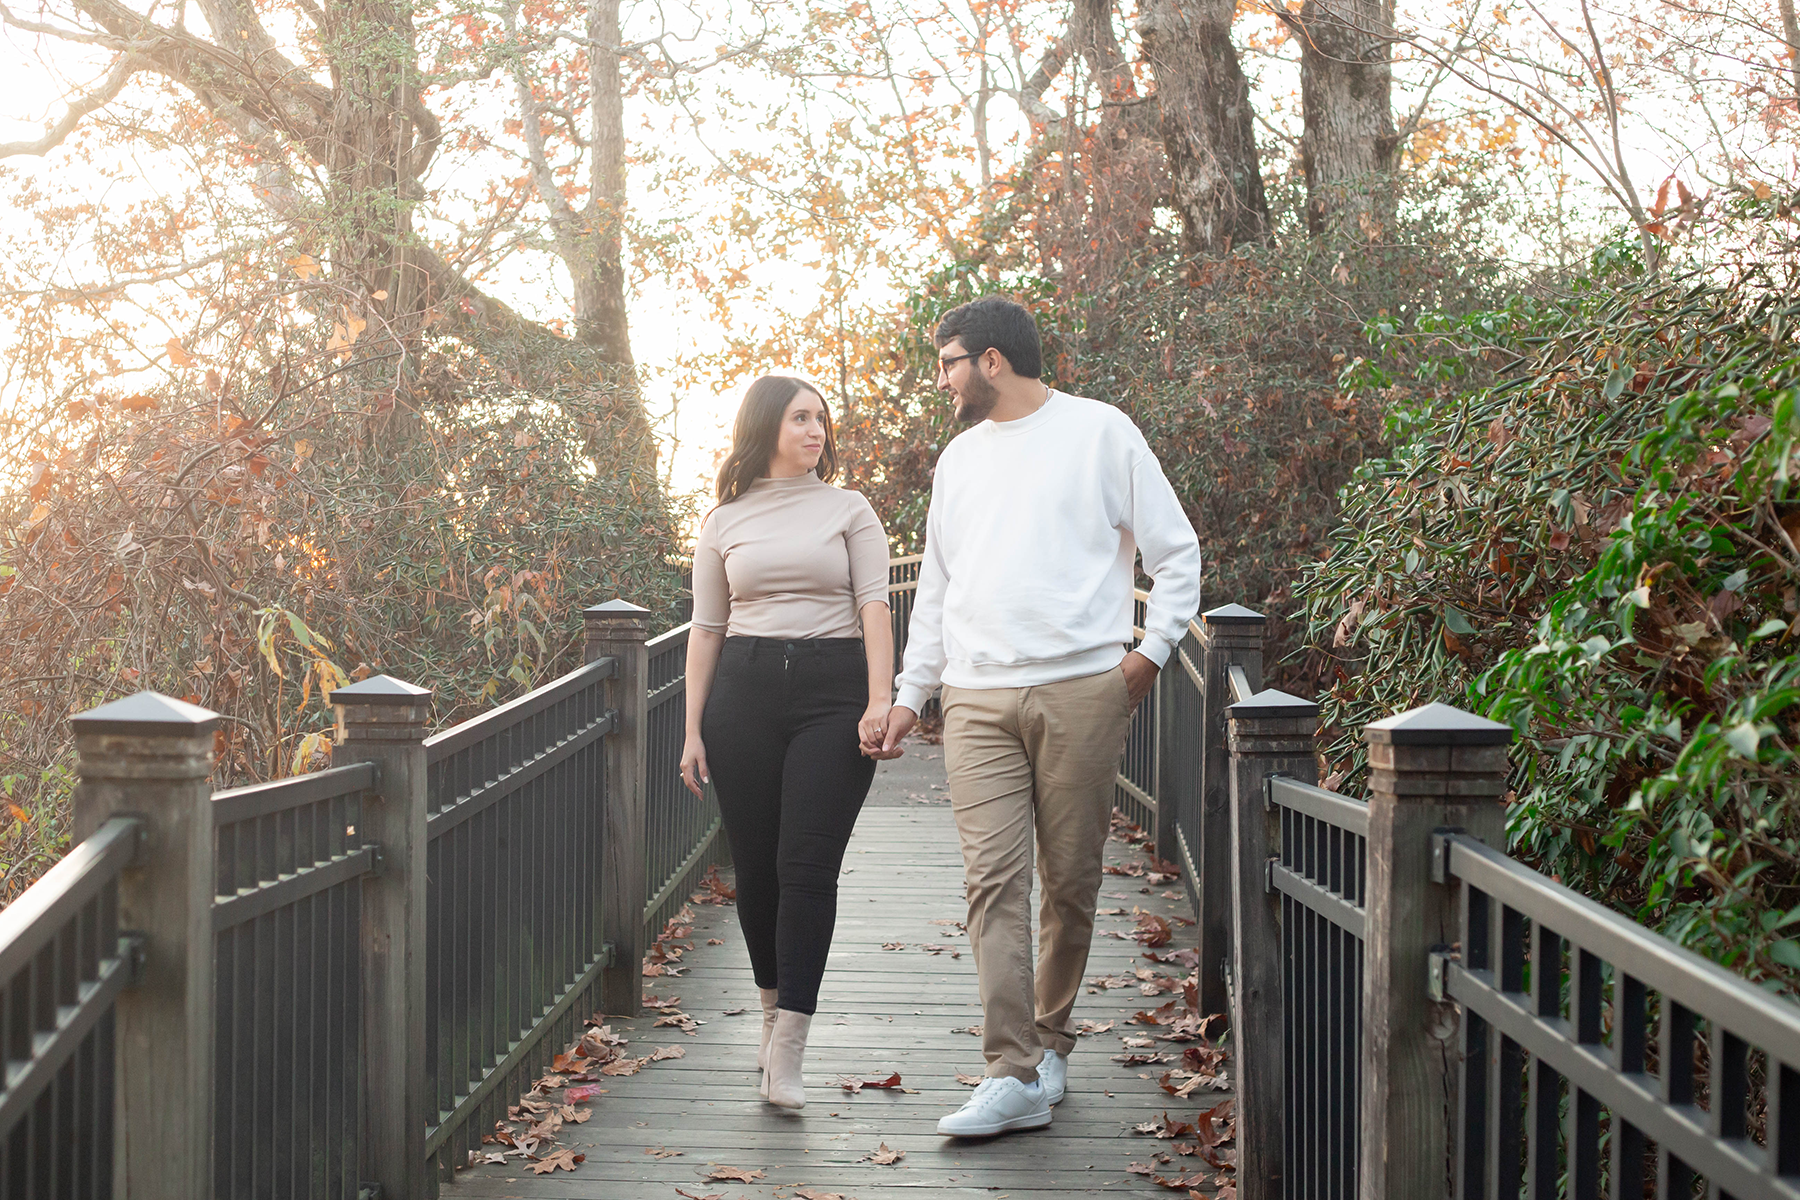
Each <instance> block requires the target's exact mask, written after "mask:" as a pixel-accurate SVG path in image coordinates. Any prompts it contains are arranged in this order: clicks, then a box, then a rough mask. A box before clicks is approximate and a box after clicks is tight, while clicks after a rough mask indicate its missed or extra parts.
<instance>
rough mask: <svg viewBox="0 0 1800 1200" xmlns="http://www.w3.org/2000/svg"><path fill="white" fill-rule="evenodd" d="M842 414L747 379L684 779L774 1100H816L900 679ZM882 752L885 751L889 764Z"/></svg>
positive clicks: (701, 548)
mask: <svg viewBox="0 0 1800 1200" xmlns="http://www.w3.org/2000/svg"><path fill="white" fill-rule="evenodd" d="M836 473H837V450H836V447H835V446H834V445H833V444H832V437H831V415H830V413H829V412H827V411H826V408H825V402H824V401H823V400H822V399H820V397H819V393H818V392H817V391H816V390H815V389H814V388H813V387H812V386H811V385H809V384H807V383H806V382H805V381H803V380H799V379H792V378H788V377H786V376H779V375H765V376H763V377H762V378H761V379H758V380H757V381H756V382H755V383H753V384H751V385H750V388H749V391H748V392H746V393H745V396H744V403H743V405H742V406H741V407H740V408H739V409H738V414H737V422H736V424H735V425H734V426H733V427H732V431H731V452H730V453H729V454H728V455H726V458H725V463H724V465H723V466H722V467H720V468H719V479H718V495H719V504H718V507H716V508H714V509H713V510H712V512H711V513H709V514H708V515H707V518H706V522H705V524H703V525H702V526H701V528H700V537H699V541H698V542H697V543H696V545H695V547H694V626H693V631H692V633H690V634H689V636H688V659H687V744H686V745H685V746H684V747H683V749H682V752H681V777H682V779H683V781H684V782H686V784H687V786H688V787H689V788H690V789H691V790H692V791H693V792H694V794H695V795H700V794H701V788H702V786H703V785H704V784H705V783H707V782H711V783H712V784H714V786H715V788H716V790H717V792H718V796H719V810H720V812H721V813H722V814H723V816H724V819H725V833H726V836H727V837H728V838H729V839H730V842H731V856H732V861H733V862H734V863H735V865H736V867H737V888H738V919H739V923H740V924H741V925H742V927H743V930H744V941H745V943H747V945H748V947H749V950H750V965H751V968H752V970H753V971H754V973H755V976H756V985H757V987H758V988H759V989H760V990H761V992H762V1007H763V1029H762V1046H761V1049H760V1050H759V1052H758V1054H757V1065H758V1066H759V1067H760V1068H762V1072H763V1074H762V1086H761V1089H760V1090H761V1091H762V1093H763V1095H765V1096H767V1097H768V1099H769V1101H770V1103H772V1104H777V1105H780V1106H781V1107H783V1108H802V1107H804V1106H805V1104H806V1097H805V1093H804V1091H803V1090H802V1085H801V1070H800V1068H801V1059H802V1057H803V1055H804V1053H805V1050H806V1035H807V1030H808V1027H809V1026H810V1024H811V1022H812V1016H813V1012H814V1010H815V1009H816V1008H817V1006H818V998H819V979H820V977H821V976H822V975H823V974H824V972H825V959H826V956H827V954H829V952H830V950H831V932H832V927H833V925H834V924H835V923H836V920H837V877H838V869H839V867H840V866H841V865H842V864H843V858H844V845H845V843H847V842H848V841H849V840H850V831H851V829H852V828H854V826H855V825H856V815H857V813H858V812H859V811H861V809H862V803H863V799H864V797H865V796H867V795H868V791H869V782H870V780H871V779H873V778H874V774H875V763H874V759H873V757H871V751H873V753H876V754H879V753H880V746H881V743H882V739H883V737H884V736H885V734H886V731H887V718H888V708H889V706H890V702H891V699H892V690H893V679H894V637H893V627H892V625H891V624H890V622H889V618H888V605H887V581H888V545H887V535H886V533H884V532H883V530H882V528H881V521H880V519H879V518H878V517H876V515H875V510H874V509H872V508H870V507H869V502H868V501H867V500H865V499H863V497H862V496H861V495H860V494H859V493H857V492H849V491H845V490H843V489H842V488H836V487H832V486H831V485H830V483H829V482H828V481H829V480H830V479H831V478H832V476H833V475H835V474H836ZM883 757H887V756H886V755H883Z"/></svg>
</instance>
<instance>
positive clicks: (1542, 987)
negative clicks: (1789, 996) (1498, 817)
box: [1432, 834, 1800, 1200]
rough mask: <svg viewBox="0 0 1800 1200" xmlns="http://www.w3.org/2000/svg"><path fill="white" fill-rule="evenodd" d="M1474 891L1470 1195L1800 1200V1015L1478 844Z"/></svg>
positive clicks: (1450, 866) (1467, 1012)
mask: <svg viewBox="0 0 1800 1200" xmlns="http://www.w3.org/2000/svg"><path fill="white" fill-rule="evenodd" d="M1433 840H1434V845H1433V854H1432V872H1433V876H1434V878H1437V879H1438V880H1439V881H1440V882H1445V881H1448V882H1450V883H1452V884H1455V885H1458V886H1459V887H1460V890H1461V899H1462V905H1461V907H1462V913H1463V925H1462V929H1461V935H1462V950H1461V961H1460V962H1459V961H1455V960H1454V958H1452V956H1451V955H1450V953H1449V948H1444V950H1443V951H1442V952H1440V953H1437V954H1434V955H1433V964H1434V976H1435V977H1436V979H1437V980H1438V981H1440V982H1441V988H1442V994H1444V995H1447V996H1448V997H1449V998H1450V999H1452V1000H1455V1001H1457V1002H1458V1003H1460V1004H1461V1005H1462V1006H1463V1010H1464V1014H1463V1024H1462V1038H1463V1047H1462V1048H1463V1055H1462V1065H1461V1083H1460V1088H1459V1091H1460V1095H1461V1112H1460V1114H1459V1115H1458V1120H1457V1124H1458V1131H1457V1136H1456V1138H1455V1142H1456V1146H1457V1161H1456V1163H1455V1166H1454V1169H1455V1172H1456V1183H1457V1195H1458V1196H1459V1197H1468V1198H1470V1200H1474V1198H1477V1197H1495V1196H1502V1197H1507V1198H1509V1200H1510V1198H1511V1197H1515V1196H1519V1195H1521V1194H1528V1195H1531V1196H1534V1197H1536V1196H1555V1195H1557V1194H1559V1193H1558V1188H1559V1177H1560V1176H1563V1175H1564V1174H1565V1173H1566V1176H1567V1180H1568V1184H1567V1194H1568V1195H1571V1196H1583V1197H1586V1196H1601V1195H1609V1196H1613V1197H1630V1198H1631V1200H1638V1197H1642V1196H1647V1195H1655V1196H1657V1197H1659V1200H1688V1197H1690V1196H1692V1195H1694V1194H1696V1189H1697V1188H1698V1187H1700V1186H1702V1185H1704V1187H1705V1189H1706V1190H1705V1194H1706V1195H1708V1196H1717V1197H1737V1198H1738V1200H1750V1198H1751V1197H1758V1198H1761V1197H1769V1198H1771V1200H1775V1198H1786V1200H1795V1198H1800V1008H1796V1007H1795V1006H1793V1005H1792V1004H1791V1003H1789V1002H1787V1001H1784V1000H1781V999H1778V998H1776V997H1774V996H1772V995H1770V994H1769V993H1767V992H1765V991H1763V990H1762V989H1760V988H1758V987H1756V986H1754V985H1752V984H1750V983H1748V982H1746V981H1745V980H1743V979H1741V978H1739V977H1738V976H1736V975H1733V974H1731V973H1730V972H1728V971H1726V970H1724V969H1723V968H1721V967H1718V966H1716V965H1714V964H1713V963H1710V962H1707V961H1705V960H1704V959H1701V958H1700V957H1698V956H1697V955H1694V954H1691V953H1689V952H1688V951H1686V950H1683V949H1681V948H1680V947H1678V946H1676V945H1675V944H1674V943H1672V942H1670V941H1668V940H1667V939H1666V938H1662V937H1659V936H1658V935H1656V934H1654V933H1651V932H1650V931H1649V930H1646V929H1644V928H1642V927H1641V926H1639V925H1637V924H1636V923H1634V922H1632V921H1630V920H1629V919H1627V918H1625V917H1622V916H1620V915H1619V914H1617V913H1614V912H1612V911H1610V910H1608V909H1606V908H1603V907H1601V906H1600V905H1599V904H1596V903H1595V902H1593V901H1592V900H1589V899H1587V898H1586V897H1584V896H1581V895H1578V894H1577V893H1575V892H1573V891H1571V890H1569V889H1568V888H1566V887H1563V886H1562V885H1561V884H1558V883H1555V882H1553V881H1551V880H1549V879H1547V878H1545V877H1544V876H1542V875H1540V874H1538V873H1537V872H1536V871H1533V870H1531V869H1530V868H1528V867H1525V866H1523V865H1521V864H1519V863H1516V862H1513V861H1512V860H1511V859H1509V858H1507V857H1506V856H1505V855H1502V854H1500V853H1499V852H1497V851H1495V850H1492V849H1490V848H1489V847H1487V846H1485V845H1483V844H1482V843H1480V842H1478V841H1476V840H1474V839H1473V838H1470V837H1467V836H1464V835H1460V834H1440V835H1436V836H1435V837H1434V839H1433Z"/></svg>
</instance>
